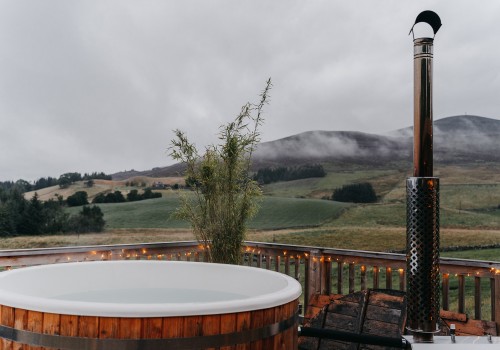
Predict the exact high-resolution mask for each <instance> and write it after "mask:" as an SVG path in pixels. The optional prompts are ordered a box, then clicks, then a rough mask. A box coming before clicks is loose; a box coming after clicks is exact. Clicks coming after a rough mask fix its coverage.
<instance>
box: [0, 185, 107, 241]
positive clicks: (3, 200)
mask: <svg viewBox="0 0 500 350" xmlns="http://www.w3.org/2000/svg"><path fill="white" fill-rule="evenodd" d="M64 206H65V201H64V200H63V198H62V196H56V197H55V198H53V199H50V200H48V201H41V200H40V199H39V198H38V194H37V193H35V195H34V196H33V197H32V198H31V199H30V200H27V199H25V198H24V195H23V192H22V191H21V190H20V189H19V188H16V187H13V188H11V189H9V190H5V189H3V188H0V236H2V237H6V236H16V235H40V234H49V233H51V234H52V233H66V232H78V233H84V232H101V231H102V230H103V229H104V225H105V221H104V214H103V213H102V211H101V209H100V208H99V207H97V206H95V205H94V206H92V207H87V206H84V207H83V208H82V210H81V211H80V212H78V213H77V214H75V215H69V214H68V213H66V212H65V211H64Z"/></svg>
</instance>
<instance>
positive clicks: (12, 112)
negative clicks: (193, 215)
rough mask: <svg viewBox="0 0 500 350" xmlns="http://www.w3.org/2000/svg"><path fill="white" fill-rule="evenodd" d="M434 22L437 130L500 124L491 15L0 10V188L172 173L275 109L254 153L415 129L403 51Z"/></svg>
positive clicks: (232, 6) (300, 6)
mask: <svg viewBox="0 0 500 350" xmlns="http://www.w3.org/2000/svg"><path fill="white" fill-rule="evenodd" d="M428 9H429V10H433V11H435V12H437V13H438V14H439V16H440V17H441V20H442V22H443V27H442V28H441V30H440V31H439V33H438V34H437V36H436V39H435V45H434V49H435V51H434V79H435V84H434V117H435V119H439V118H443V117H447V116H452V115H458V114H464V113H467V114H474V115H480V116H484V117H490V118H496V119H498V118H500V104H499V98H500V97H499V96H500V94H499V93H500V45H499V42H500V41H499V40H500V25H499V22H500V1H498V0H490V1H487V0H482V1H481V2H480V4H479V3H478V2H475V1H457V0H454V1H402V0H392V1H387V0H385V1H373V0H364V1H337V0H328V1H316V0H308V1H298V0H280V1H277V0H251V1H250V0H246V1H239V0H224V1H222V0H220V1H214V0H199V1H194V0H177V1H166V0H158V1H153V0H140V1H139V0H137V1H129V0H115V1H108V0H95V1H92V0H81V1H80V0H76V1H70V0H60V1H47V0H43V1H42V0H31V1H26V0H2V1H1V2H0V181H5V180H17V179H19V178H23V179H26V180H30V181H32V180H35V179H38V178H40V177H46V176H53V177H56V176H59V175H60V174H62V173H65V172H69V171H77V172H81V173H84V172H92V171H104V172H106V173H114V172H118V171H122V170H130V169H135V170H146V169H151V168H153V167H158V166H165V165H168V164H171V163H172V160H171V159H169V158H168V156H167V152H166V149H167V147H168V146H169V144H170V141H171V139H172V138H173V133H172V130H173V129H176V128H179V129H182V130H184V131H186V133H187V134H188V136H189V137H190V138H191V139H192V140H194V141H195V142H196V144H197V146H198V147H199V148H201V149H202V148H203V147H204V145H206V144H209V143H213V142H215V141H217V139H216V136H215V135H216V133H217V131H218V127H219V125H221V124H222V123H226V122H228V121H230V120H232V119H233V118H234V117H235V116H236V115H237V114H238V112H239V110H240V107H241V106H242V105H243V104H244V103H245V102H247V101H257V100H258V94H259V92H260V91H261V90H262V89H263V88H264V83H265V81H266V79H267V78H268V77H271V78H272V80H273V84H274V87H273V90H272V93H271V96H272V99H271V103H270V105H269V106H268V107H267V108H266V110H265V123H264V125H263V127H262V129H261V131H262V140H263V141H270V140H275V139H278V138H282V137H286V136H290V135H293V134H297V133H300V132H304V131H309V130H356V131H363V132H371V133H383V132H386V131H390V130H394V129H398V128H402V127H406V126H410V125H411V124H412V118H413V117H412V115H413V102H412V94H413V70H412V69H413V43H412V39H411V36H408V32H409V29H410V27H411V26H412V24H413V22H414V21H415V18H416V16H417V15H418V14H419V13H420V12H421V11H423V10H428Z"/></svg>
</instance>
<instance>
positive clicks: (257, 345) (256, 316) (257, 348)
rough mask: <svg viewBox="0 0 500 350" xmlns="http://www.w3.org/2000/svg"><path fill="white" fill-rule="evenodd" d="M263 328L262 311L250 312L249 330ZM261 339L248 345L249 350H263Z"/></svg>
mask: <svg viewBox="0 0 500 350" xmlns="http://www.w3.org/2000/svg"><path fill="white" fill-rule="evenodd" d="M263 326H264V310H256V311H252V315H251V319H250V328H251V329H258V328H261V327H263ZM262 346H263V345H262V339H260V340H257V341H253V342H251V343H250V350H265V349H264V348H263V347H262Z"/></svg>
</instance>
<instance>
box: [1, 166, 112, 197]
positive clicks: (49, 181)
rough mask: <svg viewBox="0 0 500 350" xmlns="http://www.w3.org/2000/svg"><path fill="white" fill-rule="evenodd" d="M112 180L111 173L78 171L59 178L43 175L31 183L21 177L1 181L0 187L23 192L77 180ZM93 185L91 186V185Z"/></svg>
mask: <svg viewBox="0 0 500 350" xmlns="http://www.w3.org/2000/svg"><path fill="white" fill-rule="evenodd" d="M97 179H99V180H111V175H107V174H105V173H103V172H96V171H94V172H93V173H90V174H89V173H84V174H83V175H82V174H81V173H78V172H69V173H64V174H62V175H61V176H59V178H55V177H51V176H48V177H41V178H39V179H38V180H36V181H34V182H33V183H30V182H28V181H26V180H23V179H19V180H17V181H4V182H2V181H0V189H3V190H7V191H8V190H11V189H13V188H14V187H16V188H17V189H18V190H20V191H21V192H23V193H24V192H30V191H37V190H41V189H42V188H46V187H52V186H57V185H59V187H60V188H66V187H69V186H70V185H71V184H72V183H75V182H76V181H87V182H88V183H89V184H93V180H97ZM89 187H91V186H89Z"/></svg>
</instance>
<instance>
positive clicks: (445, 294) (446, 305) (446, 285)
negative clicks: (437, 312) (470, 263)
mask: <svg viewBox="0 0 500 350" xmlns="http://www.w3.org/2000/svg"><path fill="white" fill-rule="evenodd" d="M449 293H450V274H449V273H443V281H442V291H441V295H442V298H443V301H442V305H441V307H442V308H443V310H445V311H448V310H449V309H450V296H449V295H450V294H449Z"/></svg>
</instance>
